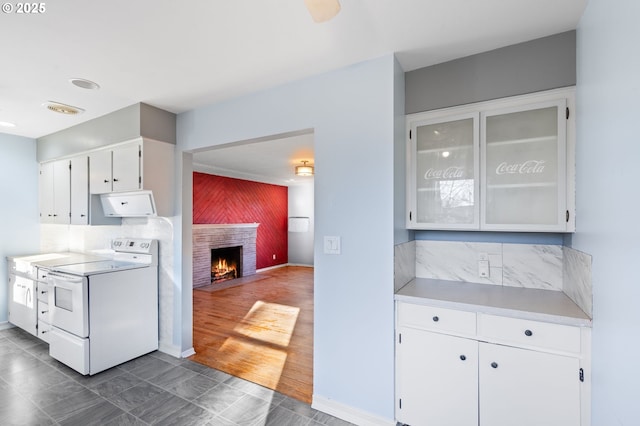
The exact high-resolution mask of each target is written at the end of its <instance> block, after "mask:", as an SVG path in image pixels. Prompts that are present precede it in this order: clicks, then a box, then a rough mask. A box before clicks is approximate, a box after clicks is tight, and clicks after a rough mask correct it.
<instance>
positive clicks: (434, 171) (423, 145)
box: [415, 115, 478, 228]
mask: <svg viewBox="0 0 640 426" xmlns="http://www.w3.org/2000/svg"><path fill="white" fill-rule="evenodd" d="M415 129H416V153H415V155H416V166H415V167H416V181H415V184H416V222H417V223H420V224H434V225H439V227H442V228H447V227H448V228H465V227H466V228H473V227H475V226H476V225H477V223H478V221H477V212H478V197H477V195H478V194H477V165H476V164H477V141H478V138H477V133H478V116H477V115H471V116H468V117H466V118H460V119H453V120H451V121H442V122H432V123H428V124H426V123H424V124H423V125H418V126H416V128H415ZM442 225H444V226H442Z"/></svg>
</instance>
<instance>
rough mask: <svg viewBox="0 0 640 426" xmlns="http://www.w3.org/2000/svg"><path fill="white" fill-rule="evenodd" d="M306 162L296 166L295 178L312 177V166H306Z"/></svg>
mask: <svg viewBox="0 0 640 426" xmlns="http://www.w3.org/2000/svg"><path fill="white" fill-rule="evenodd" d="M307 163H308V161H303V162H302V166H296V176H313V166H307Z"/></svg>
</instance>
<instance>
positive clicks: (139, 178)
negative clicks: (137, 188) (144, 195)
mask: <svg viewBox="0 0 640 426" xmlns="http://www.w3.org/2000/svg"><path fill="white" fill-rule="evenodd" d="M138 184H140V185H142V176H138Z"/></svg>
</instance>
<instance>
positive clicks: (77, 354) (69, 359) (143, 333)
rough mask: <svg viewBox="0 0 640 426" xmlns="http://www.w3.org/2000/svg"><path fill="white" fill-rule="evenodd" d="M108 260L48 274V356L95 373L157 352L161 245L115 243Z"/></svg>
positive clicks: (129, 240)
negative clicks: (111, 255) (49, 323)
mask: <svg viewBox="0 0 640 426" xmlns="http://www.w3.org/2000/svg"><path fill="white" fill-rule="evenodd" d="M111 246H112V249H113V250H114V253H113V257H112V258H111V259H108V260H101V261H95V262H84V263H77V264H71V265H62V266H55V267H52V268H50V269H49V271H48V272H47V278H46V281H47V283H48V284H49V309H50V319H51V336H50V340H49V354H50V355H51V356H52V357H53V358H55V359H57V360H58V361H60V362H62V363H64V364H66V365H68V366H69V367H71V368H73V369H74V370H76V371H78V372H80V373H81V374H96V373H99V372H100V371H103V370H106V369H108V368H111V367H114V366H116V365H118V364H121V363H123V362H126V361H129V360H131V359H133V358H136V357H138V356H141V355H144V354H146V353H149V352H151V351H154V350H156V349H158V263H157V260H158V242H157V241H156V240H149V239H139V238H119V239H116V240H113V241H112V244H111Z"/></svg>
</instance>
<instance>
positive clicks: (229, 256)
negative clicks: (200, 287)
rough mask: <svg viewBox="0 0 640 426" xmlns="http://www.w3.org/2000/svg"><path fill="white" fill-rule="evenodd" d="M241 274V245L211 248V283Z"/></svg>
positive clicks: (237, 276)
mask: <svg viewBox="0 0 640 426" xmlns="http://www.w3.org/2000/svg"><path fill="white" fill-rule="evenodd" d="M241 276H242V246H236V247H223V248H214V249H211V283H212V284H213V283H216V282H221V281H226V280H232V279H235V278H240V277H241Z"/></svg>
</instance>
